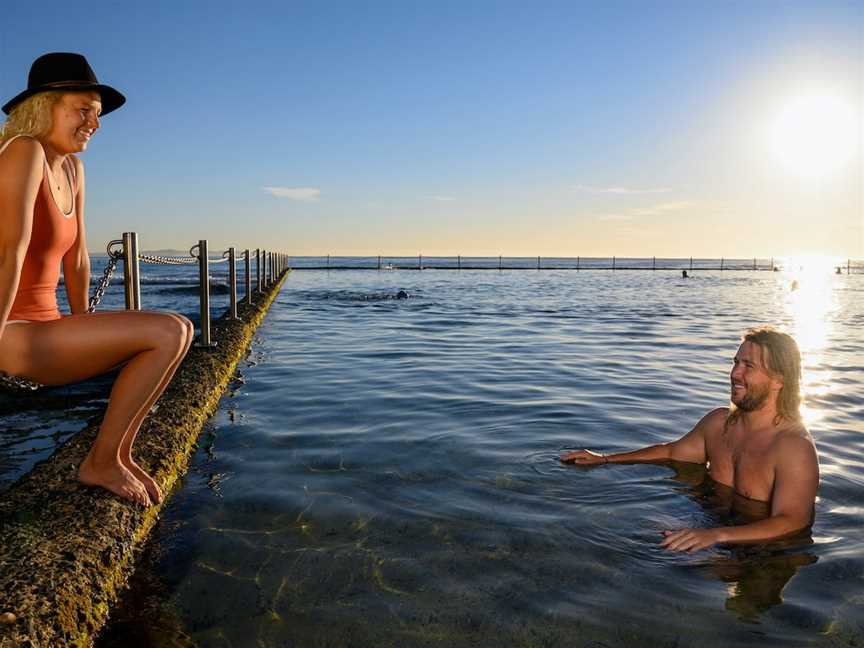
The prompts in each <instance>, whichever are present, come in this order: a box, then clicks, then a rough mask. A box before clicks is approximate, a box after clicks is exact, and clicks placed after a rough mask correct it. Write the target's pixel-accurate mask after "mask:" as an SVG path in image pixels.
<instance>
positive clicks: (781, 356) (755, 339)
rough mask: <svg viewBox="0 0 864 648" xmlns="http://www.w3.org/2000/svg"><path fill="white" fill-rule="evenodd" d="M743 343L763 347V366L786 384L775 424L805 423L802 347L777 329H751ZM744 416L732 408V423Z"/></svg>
mask: <svg viewBox="0 0 864 648" xmlns="http://www.w3.org/2000/svg"><path fill="white" fill-rule="evenodd" d="M741 341H742V342H750V343H751V344H755V345H756V346H758V347H759V351H760V355H761V357H762V364H763V366H764V367H765V369H766V370H767V371H768V373H769V374H771V375H772V376H773V377H775V378H780V379H781V380H782V381H783V387H781V388H780V391H779V392H778V394H777V418H775V419H774V424H775V425H776V424H779V423H780V421H781V420H783V419H786V420H787V421H796V422H797V421H800V420H801V411H800V408H801V351H799V350H798V344H797V343H796V342H795V340H794V339H793V338H792V336H791V335H789V334H788V333H783V332H782V331H778V330H777V329H776V328H774V327H773V326H759V327H756V328H751V329H747V331H746V332H745V333H744V337H743V338H742V340H741ZM740 415H741V412H740V410H739V409H738V408H737V407H735V405H732V406H731V407H730V410H729V422H732V421H734V420H736V419H737V418H738V417H739V416H740Z"/></svg>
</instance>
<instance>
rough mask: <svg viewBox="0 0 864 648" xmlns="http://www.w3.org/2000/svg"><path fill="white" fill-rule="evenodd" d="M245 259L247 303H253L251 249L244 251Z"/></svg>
mask: <svg viewBox="0 0 864 648" xmlns="http://www.w3.org/2000/svg"><path fill="white" fill-rule="evenodd" d="M243 261H244V262H245V263H246V303H247V304H249V305H250V306H251V305H252V268H251V267H250V266H251V265H252V263H251V260H250V259H249V249H248V248H247V249H246V250H244V251H243Z"/></svg>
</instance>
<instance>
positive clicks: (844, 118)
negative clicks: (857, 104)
mask: <svg viewBox="0 0 864 648" xmlns="http://www.w3.org/2000/svg"><path fill="white" fill-rule="evenodd" d="M860 121H861V116H860V115H857V117H856V114H855V111H854V110H853V108H852V107H851V106H850V105H849V104H848V103H847V102H845V101H843V100H842V99H841V98H840V97H839V96H837V95H835V94H831V93H828V92H810V93H805V94H801V95H798V96H797V97H794V98H792V99H790V100H789V101H787V102H786V103H785V104H784V105H783V107H782V108H781V110H780V111H779V114H778V115H777V117H776V119H775V121H774V123H773V124H772V126H771V130H770V146H771V149H772V151H773V153H774V156H775V157H776V159H777V161H778V162H779V163H780V164H781V165H782V166H783V167H784V169H785V170H786V171H787V172H790V173H792V174H794V175H796V176H799V177H801V178H807V179H820V178H825V177H828V176H830V175H832V174H834V173H836V172H837V171H839V170H840V169H842V168H843V167H845V166H846V165H847V164H848V163H849V161H850V160H851V159H852V157H853V156H854V154H855V150H856V146H857V142H859V141H860V138H861V128H862V125H861V123H860Z"/></svg>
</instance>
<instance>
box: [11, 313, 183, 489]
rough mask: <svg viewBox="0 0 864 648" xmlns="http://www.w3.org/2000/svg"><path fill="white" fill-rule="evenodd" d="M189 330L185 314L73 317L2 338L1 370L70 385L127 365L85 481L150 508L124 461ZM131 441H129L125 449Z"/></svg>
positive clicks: (84, 470)
mask: <svg viewBox="0 0 864 648" xmlns="http://www.w3.org/2000/svg"><path fill="white" fill-rule="evenodd" d="M189 330H190V325H189V324H188V321H187V320H185V318H182V317H180V316H178V315H171V314H167V313H148V312H130V311H120V312H105V313H93V314H87V315H71V316H69V317H64V318H61V319H59V320H53V321H50V322H34V323H31V324H28V325H26V326H13V327H8V328H7V330H6V331H5V332H4V335H3V338H2V340H0V358H2V359H3V363H2V364H3V366H0V369H4V370H5V371H8V372H9V373H10V374H13V375H19V376H23V377H27V378H31V379H33V380H36V381H38V382H41V383H44V384H48V385H63V384H67V383H70V382H76V381H79V380H84V379H86V378H90V377H92V376H96V375H99V374H102V373H105V372H106V371H109V370H110V369H112V368H115V367H117V366H120V365H125V366H123V369H122V370H121V371H120V375H119V376H118V377H117V380H116V381H115V383H114V386H113V388H112V390H111V398H110V400H109V403H108V408H107V409H106V411H105V417H104V418H103V420H102V424H101V426H100V429H99V434H98V435H97V437H96V442H95V443H94V444H93V447H92V448H91V450H90V452H89V453H88V455H87V457H86V458H85V459H84V462H83V463H82V464H81V467H80V468H79V473H78V475H79V479H80V480H81V481H82V482H84V483H86V484H89V485H94V486H102V487H104V488H107V489H108V490H110V491H112V492H114V493H117V494H118V495H120V496H122V497H125V498H127V499H130V500H133V501H137V502H139V503H141V504H144V505H145V506H146V505H149V503H150V497H149V496H148V494H147V491H146V489H145V487H144V485H143V484H142V483H141V481H139V479H138V478H136V477H135V476H134V475H133V474H132V472H131V471H130V470H129V469H128V468H127V467H126V466H125V465H124V463H123V461H122V457H123V453H126V452H127V451H128V452H129V453H131V441H133V440H134V436H135V434H136V433H137V431H138V430H137V426H140V424H141V421H143V419H144V416H146V414H147V412H148V410H149V408H150V407H152V404H153V403H154V402H155V401H156V399H157V398H158V397H159V395H160V394H161V393H162V391H163V390H164V389H165V387H166V386H167V383H168V380H169V379H170V375H169V372H170V373H173V371H174V370H175V369H176V367H177V365H178V364H179V362H180V360H181V359H182V358H183V355H184V354H185V353H186V350H187V349H188V345H189V341H190V340H189V338H190V335H189ZM148 403H149V405H148ZM127 436H128V437H129V443H128V444H127V445H126V447H125V448H124V447H123V441H124V439H126V438H127ZM130 457H131V454H130ZM141 472H142V473H143V471H141ZM144 474H146V473H144ZM148 477H149V476H148Z"/></svg>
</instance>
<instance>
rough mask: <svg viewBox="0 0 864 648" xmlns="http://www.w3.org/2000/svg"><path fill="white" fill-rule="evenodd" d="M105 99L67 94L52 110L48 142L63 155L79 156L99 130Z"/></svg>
mask: <svg viewBox="0 0 864 648" xmlns="http://www.w3.org/2000/svg"><path fill="white" fill-rule="evenodd" d="M101 112H102V99H101V97H100V96H99V93H98V92H64V93H63V95H62V96H61V97H60V99H59V101H57V103H56V104H54V106H53V108H52V109H51V117H52V122H51V130H50V131H49V132H48V135H47V137H46V139H47V140H48V143H49V144H51V146H52V147H53V148H54V149H55V150H56V151H57V152H58V153H60V154H61V155H68V154H69V153H80V152H81V151H84V150H86V149H87V144H88V142H89V141H90V138H91V137H93V134H94V133H95V132H96V130H97V129H98V128H99V114H100V113H101Z"/></svg>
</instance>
